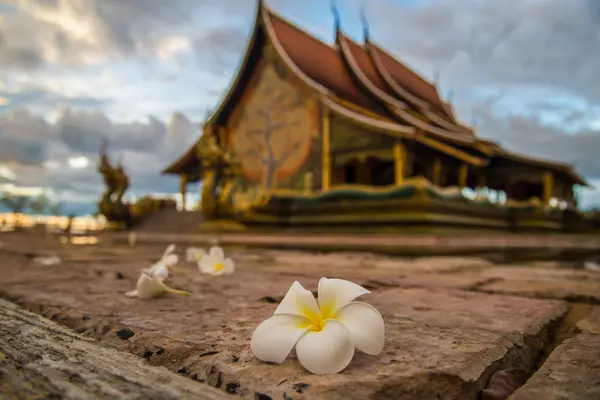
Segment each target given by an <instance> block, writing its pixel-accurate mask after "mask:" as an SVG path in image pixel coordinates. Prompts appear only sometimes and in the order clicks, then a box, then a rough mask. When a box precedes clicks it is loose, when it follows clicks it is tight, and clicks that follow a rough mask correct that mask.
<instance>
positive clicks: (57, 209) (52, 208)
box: [48, 201, 63, 217]
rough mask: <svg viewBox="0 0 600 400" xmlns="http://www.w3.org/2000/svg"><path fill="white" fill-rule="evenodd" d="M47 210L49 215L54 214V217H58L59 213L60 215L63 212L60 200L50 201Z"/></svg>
mask: <svg viewBox="0 0 600 400" xmlns="http://www.w3.org/2000/svg"><path fill="white" fill-rule="evenodd" d="M48 211H49V212H50V214H51V215H54V216H55V217H58V216H59V215H62V212H63V205H62V203H61V202H60V201H57V202H55V203H51V204H50V205H49V206H48Z"/></svg>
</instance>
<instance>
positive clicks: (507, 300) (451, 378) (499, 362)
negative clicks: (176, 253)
mask: <svg viewBox="0 0 600 400" xmlns="http://www.w3.org/2000/svg"><path fill="white" fill-rule="evenodd" d="M83 250H85V251H83ZM105 250H106V248H104V247H101V246H96V247H75V246H70V247H69V251H65V250H64V249H63V250H61V254H62V255H64V257H65V259H64V262H63V263H62V264H61V265H55V266H51V267H49V268H39V267H34V266H32V265H29V264H25V266H21V267H18V268H16V269H15V266H14V265H10V263H4V262H1V263H0V290H2V292H3V296H4V297H7V298H9V299H12V300H14V301H16V302H18V303H19V304H22V305H24V306H25V307H27V308H29V309H31V310H35V311H36V312H38V313H40V314H43V315H45V316H47V317H49V318H52V319H54V320H56V321H58V322H61V323H63V324H65V325H67V326H69V327H71V328H73V329H74V330H75V331H77V332H80V333H83V334H86V335H88V336H90V337H93V338H96V339H99V340H100V341H101V342H102V343H104V344H107V345H110V346H112V347H115V348H117V349H120V350H125V351H128V352H131V353H133V354H137V355H139V356H141V357H144V358H146V359H148V361H149V362H150V363H151V364H154V365H163V366H165V367H167V368H168V369H169V370H171V371H175V372H178V373H179V374H181V375H186V376H188V377H190V378H192V379H195V380H198V381H204V382H206V383H208V384H210V385H212V386H215V387H218V388H220V389H222V390H224V391H226V392H228V393H231V394H238V395H241V396H243V397H248V398H252V397H253V396H255V395H256V393H259V394H261V395H262V396H270V397H272V398H274V399H275V398H279V399H281V398H285V399H289V398H292V399H321V398H323V399H364V398H404V399H428V398H440V399H463V398H464V399H472V398H475V397H476V396H477V395H478V393H479V391H480V390H481V389H482V388H483V387H484V386H485V384H486V382H487V380H488V379H489V378H490V376H492V374H493V373H495V372H497V371H499V370H503V369H506V368H509V367H522V368H526V369H529V368H531V367H532V366H533V365H534V363H535V360H536V358H537V357H538V353H539V351H540V350H541V349H542V348H543V347H544V345H545V344H546V343H547V342H548V341H549V337H550V336H551V332H552V331H553V329H554V326H555V324H556V321H558V320H559V319H560V318H561V317H562V316H563V315H564V314H565V312H566V310H567V308H568V307H567V305H566V304H565V303H564V302H561V301H552V300H537V299H529V298H519V297H511V296H502V295H488V294H482V293H473V292H465V291H460V290H451V289H449V288H442V287H439V286H436V287H427V286H425V287H408V288H405V287H402V285H400V287H395V286H393V285H392V286H380V287H375V288H373V293H372V294H370V295H368V296H365V298H364V301H367V302H368V303H370V304H372V305H374V306H375V307H377V308H378V309H379V311H380V312H381V313H382V315H383V318H384V320H385V321H386V344H385V347H384V350H383V352H382V353H381V354H380V355H379V356H367V355H364V354H361V353H357V355H356V356H355V358H354V359H353V361H352V363H351V364H350V366H349V367H348V368H347V369H346V370H345V371H344V372H343V373H341V374H338V375H332V376H315V375H311V374H309V373H307V372H306V371H304V370H303V369H302V368H301V367H300V366H299V364H298V362H297V359H296V357H295V355H294V354H293V353H292V354H291V355H290V356H289V357H288V359H287V360H286V361H285V362H284V363H283V364H282V365H271V364H267V363H263V362H260V361H258V360H256V359H255V358H254V357H253V356H252V354H251V352H250V349H249V340H250V337H251V335H252V332H253V331H254V329H255V328H256V326H257V325H258V324H259V323H260V322H261V321H263V320H264V319H265V318H268V317H269V316H270V315H271V314H272V313H273V311H274V309H275V307H276V306H277V304H276V303H277V302H278V301H279V300H280V299H281V297H282V296H283V295H284V294H285V293H286V291H287V289H288V288H289V286H290V284H291V283H292V282H293V280H295V279H298V280H299V281H300V282H301V283H302V284H303V285H304V286H305V287H306V288H308V289H310V290H313V291H316V288H317V282H318V278H319V277H320V276H323V275H325V276H330V277H334V276H336V275H333V273H334V272H335V271H336V270H339V271H340V273H339V275H343V276H342V277H344V278H346V279H350V280H353V281H355V282H357V283H365V282H368V280H369V279H372V278H373V276H375V275H374V274H372V273H366V274H365V272H364V271H363V269H362V268H359V267H356V268H344V267H343V265H347V264H344V262H347V259H348V255H347V254H346V255H343V256H341V257H342V259H341V260H337V261H335V263H337V264H335V263H334V262H333V261H332V264H335V265H337V268H338V269H329V268H333V267H327V266H323V267H321V268H323V269H322V270H321V271H320V270H319V267H318V266H319V265H322V263H321V261H317V260H322V258H318V257H317V258H314V259H311V258H310V257H309V256H308V255H307V254H305V253H302V254H300V255H298V257H300V256H302V257H304V258H303V261H302V263H300V261H298V260H296V264H294V265H293V266H285V265H284V263H282V264H281V265H280V264H278V261H275V259H276V258H275V257H273V256H270V255H269V254H264V255H261V254H260V252H256V251H252V252H245V251H244V250H240V249H237V250H231V251H228V250H227V249H226V252H227V254H228V255H232V256H233V257H234V258H235V260H236V261H237V262H236V268H237V269H236V273H235V274H234V275H231V276H222V277H212V276H207V275H201V274H199V273H198V269H197V267H196V266H195V265H193V264H186V263H180V264H179V265H178V270H177V271H176V272H175V273H174V274H173V276H172V277H170V278H169V280H170V281H169V282H170V284H171V285H172V286H174V287H178V288H185V289H186V290H188V291H190V292H191V296H190V297H189V298H185V297H178V296H165V297H161V298H157V299H152V300H149V301H140V300H138V299H130V298H127V297H125V296H124V295H123V294H124V293H125V292H126V291H128V290H130V289H131V288H132V287H133V285H134V284H135V281H136V280H137V278H138V276H139V273H140V271H141V269H142V268H145V267H147V266H148V262H147V261H145V260H146V259H147V258H148V255H149V252H150V251H151V252H152V253H151V254H156V255H157V256H160V254H162V251H163V250H164V247H162V246H156V247H155V248H153V249H150V248H148V247H147V246H142V247H139V248H130V247H128V246H123V247H118V246H116V247H112V248H111V254H114V255H115V260H114V261H111V262H107V261H106V260H104V259H103V260H101V261H97V260H96V261H95V260H94V258H93V254H97V255H98V256H99V257H100V256H102V255H106V252H105ZM179 250H180V251H181V249H179ZM283 253H285V252H283ZM81 254H85V255H86V257H90V261H89V262H82V260H81V257H79V255H81ZM292 254H293V253H292ZM119 256H120V257H119ZM277 257H282V256H281V253H280V255H278V256H277ZM329 257H330V260H332V259H335V257H333V255H329ZM357 257H358V256H357ZM371 257H372V256H371ZM367 258H368V257H367ZM289 259H294V257H293V256H290V258H289ZM351 259H352V258H351ZM266 260H270V261H269V262H268V263H265V261H266ZM344 260H346V261H344ZM371 261H372V258H371ZM395 262H397V263H401V262H402V261H401V260H396V261H395ZM326 264H327V263H326ZM351 264H352V265H354V264H356V262H355V260H354V261H352V262H351ZM303 265H304V266H306V267H307V268H308V269H310V272H309V273H308V274H307V275H308V276H302V275H301V274H298V275H300V276H294V274H293V272H294V271H299V272H302V271H303V270H304V269H303V268H302V266H303ZM278 267H280V269H279V270H278ZM386 271H389V270H387V269H386ZM305 272H306V271H305ZM320 272H321V273H320ZM371 272H372V271H371ZM386 273H388V274H389V272H386ZM424 275H426V274H417V276H418V277H419V279H426V278H425V277H424ZM431 275H432V276H438V277H439V276H444V275H445V274H440V275H437V274H434V273H432V274H431ZM8 276H11V278H10V279H9V278H7V277H8ZM381 276H389V275H385V274H384V273H382V275H379V277H381ZM448 276H449V277H450V276H451V274H448ZM48 277H54V278H53V279H52V280H49V279H45V278H48ZM392 283H393V282H392ZM263 398H266V397H263Z"/></svg>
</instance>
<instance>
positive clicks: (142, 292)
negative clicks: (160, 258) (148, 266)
mask: <svg viewBox="0 0 600 400" xmlns="http://www.w3.org/2000/svg"><path fill="white" fill-rule="evenodd" d="M136 290H137V297H138V298H140V299H150V298H152V297H156V296H158V295H160V294H162V293H163V292H164V289H163V287H162V285H161V281H159V280H157V279H155V278H153V277H151V276H150V275H148V274H142V275H141V276H140V279H138V281H137V286H136Z"/></svg>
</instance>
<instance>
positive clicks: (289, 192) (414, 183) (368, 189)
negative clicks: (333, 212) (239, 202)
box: [265, 176, 433, 199]
mask: <svg viewBox="0 0 600 400" xmlns="http://www.w3.org/2000/svg"><path fill="white" fill-rule="evenodd" d="M401 186H405V187H409V186H410V187H413V188H415V189H417V190H424V189H427V188H431V187H433V185H432V183H431V182H430V181H429V180H427V179H426V178H423V177H421V176H417V177H411V178H407V179H406V180H405V181H404V182H403V183H402V185H401ZM332 189H335V190H344V189H346V190H357V191H360V192H362V193H374V194H380V193H389V192H392V191H395V190H398V186H396V185H388V186H369V185H362V184H341V185H333V186H331V187H330V190H332ZM323 192H324V191H315V192H312V193H304V192H299V191H297V190H294V189H269V190H265V194H266V195H267V196H269V197H272V196H281V197H286V196H290V197H298V198H304V199H311V198H316V197H319V196H320V195H322V194H323Z"/></svg>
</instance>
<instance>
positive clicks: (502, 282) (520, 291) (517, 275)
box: [480, 266, 600, 304]
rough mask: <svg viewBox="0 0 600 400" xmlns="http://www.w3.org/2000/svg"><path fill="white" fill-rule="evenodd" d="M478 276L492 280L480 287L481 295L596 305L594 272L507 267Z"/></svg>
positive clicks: (599, 280)
mask: <svg viewBox="0 0 600 400" xmlns="http://www.w3.org/2000/svg"><path fill="white" fill-rule="evenodd" d="M481 275H482V276H485V277H488V278H491V279H492V281H491V282H490V283H488V284H484V285H482V286H481V287H480V289H481V290H482V291H485V292H490V293H503V294H511V295H520V296H528V297H537V298H550V299H564V300H568V301H576V302H585V303H595V304H600V291H599V290H598V287H600V273H599V272H597V271H586V270H572V269H556V268H532V267H523V266H522V267H517V266H510V267H493V268H489V269H487V270H485V271H482V272H481Z"/></svg>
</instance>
